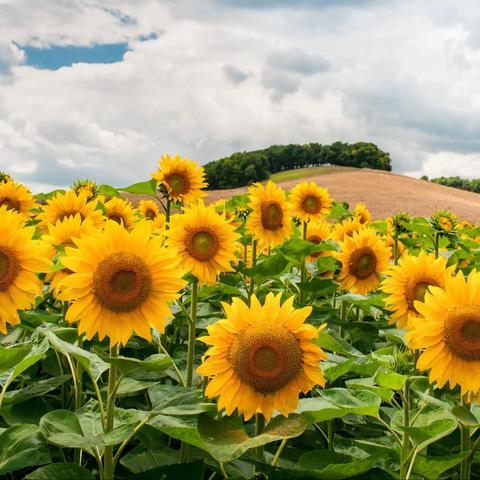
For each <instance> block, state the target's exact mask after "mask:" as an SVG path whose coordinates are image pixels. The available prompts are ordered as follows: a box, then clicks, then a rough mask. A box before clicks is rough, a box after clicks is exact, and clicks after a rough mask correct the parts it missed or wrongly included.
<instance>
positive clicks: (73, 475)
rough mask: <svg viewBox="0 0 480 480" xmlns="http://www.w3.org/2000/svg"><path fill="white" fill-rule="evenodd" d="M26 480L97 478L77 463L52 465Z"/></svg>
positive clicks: (32, 474) (81, 479)
mask: <svg viewBox="0 0 480 480" xmlns="http://www.w3.org/2000/svg"><path fill="white" fill-rule="evenodd" d="M25 479H26V480H65V479H68V480H95V476H94V475H93V474H92V473H90V472H89V471H88V470H87V469H86V468H83V467H80V466H79V465H77V464H76V463H52V464H51V465H46V466H45V467H40V468H38V469H37V470H35V471H34V472H32V473H29V474H28V475H27V476H26V477H25Z"/></svg>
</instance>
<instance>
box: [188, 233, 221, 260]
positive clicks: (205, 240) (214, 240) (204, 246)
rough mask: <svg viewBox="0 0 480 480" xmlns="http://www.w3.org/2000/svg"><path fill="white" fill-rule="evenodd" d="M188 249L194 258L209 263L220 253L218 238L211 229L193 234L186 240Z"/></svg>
mask: <svg viewBox="0 0 480 480" xmlns="http://www.w3.org/2000/svg"><path fill="white" fill-rule="evenodd" d="M186 248H187V251H188V253H189V254H190V255H191V256H192V257H193V258H196V259H197V260H200V261H201V262H207V261H208V260H211V259H212V258H213V257H214V256H215V255H216V253H217V252H218V248H219V244H218V237H217V235H216V234H215V232H213V231H212V230H210V229H202V230H199V231H196V232H193V233H192V234H191V235H190V236H189V237H188V238H187V240H186Z"/></svg>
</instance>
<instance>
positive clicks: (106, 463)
mask: <svg viewBox="0 0 480 480" xmlns="http://www.w3.org/2000/svg"><path fill="white" fill-rule="evenodd" d="M118 351H119V345H118V344H117V345H115V346H113V347H110V357H111V358H112V359H113V358H116V357H118ZM117 389H118V382H117V366H116V365H115V364H114V363H110V368H109V370H108V397H107V419H106V428H105V433H109V432H111V431H112V430H113V424H114V419H115V398H116V393H117ZM113 459H114V457H113V446H111V445H109V446H106V447H105V452H104V454H103V479H104V480H113V478H114V468H115V467H114V460H113Z"/></svg>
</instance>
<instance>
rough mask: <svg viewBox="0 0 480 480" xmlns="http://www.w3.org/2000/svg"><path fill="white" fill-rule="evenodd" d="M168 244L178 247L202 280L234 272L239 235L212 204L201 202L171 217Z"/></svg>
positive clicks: (180, 255)
mask: <svg viewBox="0 0 480 480" xmlns="http://www.w3.org/2000/svg"><path fill="white" fill-rule="evenodd" d="M167 235H168V246H169V247H171V248H173V249H174V250H176V252H177V255H178V256H179V258H180V259H181V261H182V264H183V265H184V266H185V268H186V269H187V270H189V271H191V272H192V273H193V274H194V275H195V276H196V277H197V278H198V279H199V280H201V281H204V282H205V283H208V284H212V283H215V282H216V280H217V276H218V275H219V274H220V273H221V272H231V271H233V268H232V266H231V263H232V262H234V261H236V259H237V258H236V252H237V251H238V250H239V247H240V244H239V243H238V242H237V240H238V239H239V238H240V235H238V234H237V233H235V229H234V227H233V226H232V225H230V224H229V223H228V222H227V221H226V220H225V219H224V218H223V217H221V216H219V215H218V214H217V213H216V212H215V207H214V206H213V205H210V206H208V207H207V206H205V205H204V203H203V202H202V201H200V202H199V203H198V204H197V205H195V206H191V207H189V208H186V209H185V211H184V213H183V214H182V215H175V216H174V217H173V218H172V222H171V225H170V230H169V231H168V234H167Z"/></svg>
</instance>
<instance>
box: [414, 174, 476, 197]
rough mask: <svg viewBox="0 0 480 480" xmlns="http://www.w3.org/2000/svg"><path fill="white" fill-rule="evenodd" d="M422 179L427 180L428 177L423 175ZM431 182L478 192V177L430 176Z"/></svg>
mask: <svg viewBox="0 0 480 480" xmlns="http://www.w3.org/2000/svg"><path fill="white" fill-rule="evenodd" d="M422 179H424V180H428V177H427V176H426V175H424V176H423V177H422ZM430 181H431V182H433V183H438V184H440V185H445V186H447V187H455V188H460V189H462V190H468V191H469V192H475V193H480V178H474V179H471V180H470V179H468V178H460V177H458V176H455V177H438V178H431V179H430Z"/></svg>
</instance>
